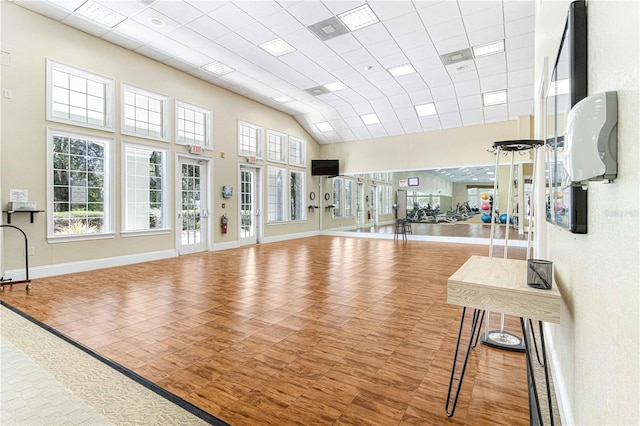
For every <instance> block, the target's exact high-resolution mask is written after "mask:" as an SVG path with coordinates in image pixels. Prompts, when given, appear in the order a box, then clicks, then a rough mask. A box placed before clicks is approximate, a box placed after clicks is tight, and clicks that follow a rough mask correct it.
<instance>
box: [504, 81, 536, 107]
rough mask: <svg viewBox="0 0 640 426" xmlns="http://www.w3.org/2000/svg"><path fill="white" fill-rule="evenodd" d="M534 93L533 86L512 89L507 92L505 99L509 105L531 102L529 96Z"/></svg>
mask: <svg viewBox="0 0 640 426" xmlns="http://www.w3.org/2000/svg"><path fill="white" fill-rule="evenodd" d="M532 93H534V89H533V85H532V84H529V85H526V86H520V87H514V88H511V89H509V91H508V92H507V99H508V100H509V104H511V103H512V102H522V101H528V100H531V95H532Z"/></svg>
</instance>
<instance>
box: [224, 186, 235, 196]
mask: <svg viewBox="0 0 640 426" xmlns="http://www.w3.org/2000/svg"><path fill="white" fill-rule="evenodd" d="M232 195H233V187H232V186H229V185H222V198H231V196H232Z"/></svg>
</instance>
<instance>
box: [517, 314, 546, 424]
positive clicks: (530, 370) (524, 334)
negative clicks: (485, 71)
mask: <svg viewBox="0 0 640 426" xmlns="http://www.w3.org/2000/svg"><path fill="white" fill-rule="evenodd" d="M520 326H521V327H522V340H523V342H524V348H525V350H524V353H525V355H526V358H527V373H528V376H529V380H531V387H532V392H533V396H534V398H535V405H536V407H535V408H536V410H537V414H538V419H539V421H540V424H541V425H542V413H541V412H540V400H539V399H538V388H537V386H536V378H535V375H534V373H533V360H532V359H531V352H530V347H531V345H530V343H529V333H528V332H527V323H526V322H525V320H524V318H520ZM529 408H531V407H529Z"/></svg>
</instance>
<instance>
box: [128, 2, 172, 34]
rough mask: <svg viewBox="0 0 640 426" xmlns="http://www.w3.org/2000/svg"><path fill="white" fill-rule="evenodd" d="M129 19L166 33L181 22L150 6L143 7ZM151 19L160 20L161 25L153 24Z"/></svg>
mask: <svg viewBox="0 0 640 426" xmlns="http://www.w3.org/2000/svg"><path fill="white" fill-rule="evenodd" d="M131 19H133V20H134V21H136V22H138V23H139V24H142V25H144V26H145V27H147V28H150V29H152V30H154V31H157V32H159V33H160V34H167V33H169V32H171V31H173V30H175V29H177V28H178V27H180V26H181V24H180V23H179V22H178V21H174V20H173V19H171V18H169V17H168V16H166V15H163V14H162V13H160V12H158V11H157V10H154V9H151V8H148V9H144V10H143V11H142V12H140V13H138V14H137V15H135V16H134V17H133V18H131ZM152 20H160V21H162V22H163V25H162V26H157V25H154V24H152V23H151V22H152Z"/></svg>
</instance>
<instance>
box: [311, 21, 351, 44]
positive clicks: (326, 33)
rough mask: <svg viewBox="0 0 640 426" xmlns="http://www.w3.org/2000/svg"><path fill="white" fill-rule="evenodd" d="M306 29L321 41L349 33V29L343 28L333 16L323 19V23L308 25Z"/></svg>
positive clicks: (340, 22)
mask: <svg viewBox="0 0 640 426" xmlns="http://www.w3.org/2000/svg"><path fill="white" fill-rule="evenodd" d="M307 28H308V29H309V31H311V32H312V33H313V34H315V36H316V37H318V38H319V39H320V40H322V41H327V40H330V39H332V38H334V37H338V36H341V35H343V34H348V33H349V29H348V28H347V27H345V26H344V24H343V23H342V21H341V20H339V19H338V18H336V17H335V16H332V17H331V18H328V19H325V20H324V21H320V22H317V23H315V24H313V25H309V26H308V27H307Z"/></svg>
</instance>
